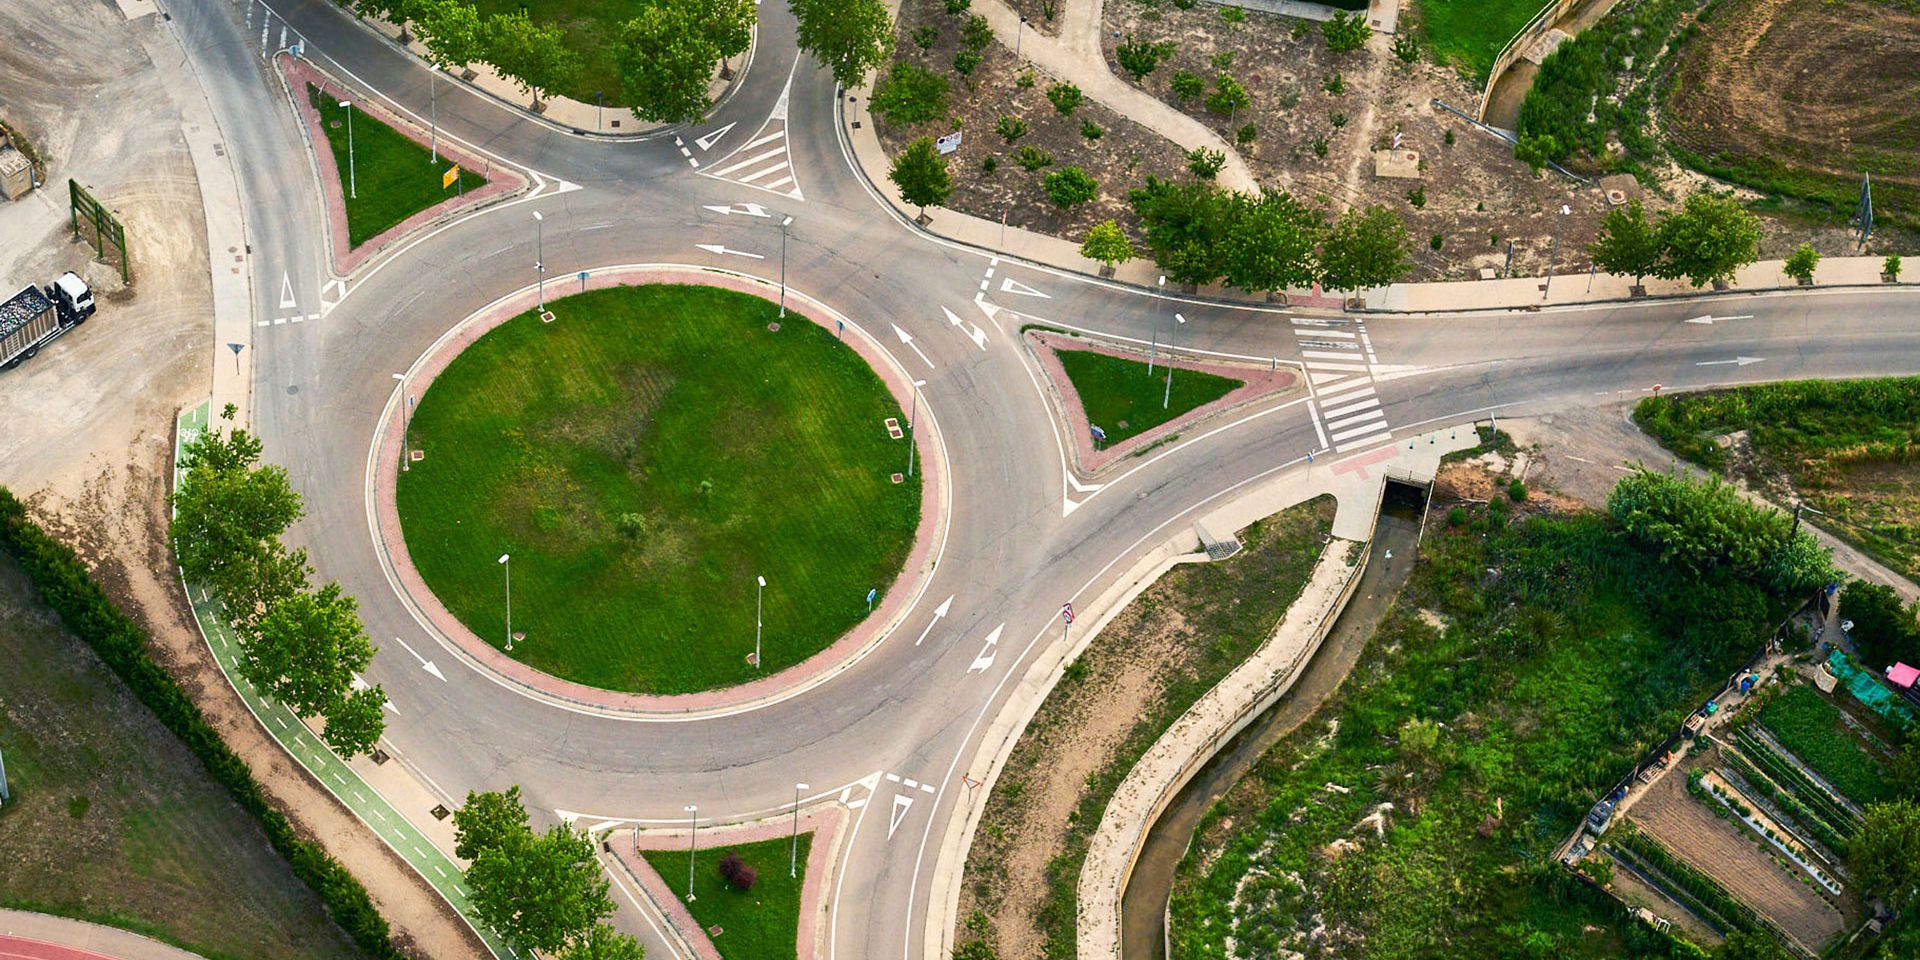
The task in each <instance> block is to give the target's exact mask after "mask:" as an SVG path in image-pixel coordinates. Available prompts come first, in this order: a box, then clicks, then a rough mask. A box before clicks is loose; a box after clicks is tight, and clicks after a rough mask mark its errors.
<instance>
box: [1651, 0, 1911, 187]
mask: <svg viewBox="0 0 1920 960" xmlns="http://www.w3.org/2000/svg"><path fill="white" fill-rule="evenodd" d="M1677 60H1678V63H1677V69H1678V73H1677V75H1676V77H1675V80H1674V83H1673V84H1672V86H1671V87H1670V88H1669V93H1668V95H1667V98H1666V102H1665V105H1664V109H1663V111H1662V122H1663V125H1664V127H1665V129H1666V133H1667V135H1668V137H1669V138H1671V139H1672V140H1674V141H1675V142H1677V143H1679V144H1682V145H1684V146H1686V147H1687V148H1688V149H1690V150H1691V151H1693V152H1694V153H1697V154H1700V155H1701V156H1703V157H1707V158H1709V159H1710V160H1712V159H1715V158H1719V159H1721V160H1723V161H1725V162H1741V161H1745V162H1748V163H1752V164H1754V165H1756V166H1760V167H1769V166H1773V165H1774V164H1776V163H1777V164H1779V165H1781V166H1782V167H1784V169H1782V170H1781V171H1780V172H1781V173H1782V174H1784V175H1786V176H1789V177H1795V176H1798V177H1805V178H1810V179H1811V180H1813V181H1816V182H1818V183H1820V184H1821V185H1822V186H1823V187H1825V188H1827V189H1832V190H1835V191H1836V192H1837V193H1838V194H1840V195H1842V196H1846V195H1849V194H1850V193H1851V192H1852V191H1854V190H1857V189H1858V184H1859V182H1860V174H1861V171H1863V170H1865V171H1870V172H1871V173H1872V174H1873V179H1874V186H1875V188H1876V189H1875V201H1876V206H1878V207H1881V208H1882V209H1883V211H1885V212H1884V213H1883V214H1882V218H1883V219H1892V218H1893V217H1901V218H1903V219H1906V220H1907V222H1908V223H1913V222H1915V218H1914V217H1913V216H1912V215H1911V214H1910V213H1909V212H1907V210H1906V208H1909V207H1911V206H1912V204H1913V202H1914V201H1916V200H1920V166H1916V165H1915V164H1914V162H1913V157H1914V151H1915V149H1916V148H1917V147H1920V126H1916V124H1915V116H1916V113H1915V108H1914V104H1915V102H1916V99H1920V12H1915V11H1914V10H1912V9H1908V8H1902V7H1901V6H1899V5H1897V4H1893V3H1887V2H1883V0H1880V2H1877V0H1730V2H1725V3H1722V4H1721V5H1720V6H1719V8H1718V9H1717V10H1716V11H1715V13H1714V15H1713V17H1712V19H1711V20H1710V21H1709V23H1708V24H1707V25H1706V27H1705V28H1704V29H1703V30H1702V32H1701V33H1700V35H1699V36H1698V37H1697V38H1696V39H1694V40H1692V41H1690V42H1688V43H1687V44H1686V45H1685V46H1684V47H1682V48H1681V50H1680V52H1679V55H1678V57H1677Z"/></svg>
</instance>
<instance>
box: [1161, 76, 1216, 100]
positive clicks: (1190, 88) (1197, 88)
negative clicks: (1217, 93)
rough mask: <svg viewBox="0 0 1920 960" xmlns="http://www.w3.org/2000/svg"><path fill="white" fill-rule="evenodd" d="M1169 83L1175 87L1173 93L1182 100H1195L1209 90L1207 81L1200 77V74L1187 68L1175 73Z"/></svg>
mask: <svg viewBox="0 0 1920 960" xmlns="http://www.w3.org/2000/svg"><path fill="white" fill-rule="evenodd" d="M1167 85H1168V86H1169V87H1171V88H1172V89H1173V95H1174V96H1176V97H1179V98H1180V99H1182V100H1193V99H1196V98H1198V97H1199V96H1200V95H1201V94H1204V93H1206V92H1207V82H1206V81H1205V80H1202V79H1200V76H1199V75H1198V74H1194V73H1188V72H1187V71H1185V70H1181V71H1179V72H1177V73H1175V74H1174V75H1173V79H1172V80H1169V81H1167Z"/></svg>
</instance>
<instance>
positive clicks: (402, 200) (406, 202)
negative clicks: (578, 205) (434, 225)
mask: <svg viewBox="0 0 1920 960" xmlns="http://www.w3.org/2000/svg"><path fill="white" fill-rule="evenodd" d="M307 99H308V100H309V101H311V102H312V103H313V105H314V106H315V107H318V108H319V110H320V125H321V127H322V128H324V129H325V130H326V131H327V143H328V145H329V146H331V147H332V148H333V163H334V168H335V169H336V170H337V171H338V173H339V174H340V196H341V197H343V198H345V200H346V205H347V242H348V243H349V244H351V245H352V246H356V247H357V246H359V245H361V244H363V243H366V242H367V241H368V240H371V239H373V238H374V237H377V236H379V235H380V234H382V233H384V232H386V231H387V230H388V229H389V228H391V227H393V226H394V225H395V224H398V223H399V222H400V221H402V220H405V219H407V218H408V217H411V216H413V215H414V214H416V213H419V212H420V211H422V210H425V209H426V208H428V207H431V206H433V205H434V204H436V203H439V202H440V201H442V200H445V199H447V198H448V197H452V196H455V195H457V194H458V193H459V192H460V191H461V190H463V189H464V190H478V189H479V188H480V187H482V186H484V185H486V182H487V180H486V178H485V177H482V176H480V175H479V174H477V173H472V172H469V171H467V170H461V171H460V180H459V182H458V183H454V184H449V185H448V186H447V187H446V188H445V189H442V188H441V186H440V180H441V177H442V176H443V175H445V173H446V171H447V168H448V167H450V166H452V163H450V162H449V161H447V160H446V159H445V158H444V157H443V158H442V159H441V162H440V163H439V165H437V166H436V165H435V164H433V163H432V162H431V161H432V158H433V154H432V153H430V152H428V150H427V148H426V147H423V146H421V145H420V144H418V143H415V142H413V141H412V140H410V139H408V138H407V137H406V136H404V135H402V134H401V133H400V132H399V131H398V130H395V129H393V128H392V127H389V126H387V125H386V124H384V123H381V122H380V121H378V120H376V119H374V118H373V117H371V116H368V115H367V113H366V111H364V110H358V109H356V110H354V111H353V130H352V133H353V161H352V163H351V165H349V163H348V160H347V133H348V130H347V122H346V121H347V108H345V107H342V106H341V105H340V100H339V98H337V97H332V96H328V97H324V98H323V97H321V96H320V91H319V89H317V88H316V87H314V86H313V85H312V84H308V85H307ZM336 124H337V126H336ZM350 168H351V169H350ZM356 185H357V186H356ZM356 194H357V196H356Z"/></svg>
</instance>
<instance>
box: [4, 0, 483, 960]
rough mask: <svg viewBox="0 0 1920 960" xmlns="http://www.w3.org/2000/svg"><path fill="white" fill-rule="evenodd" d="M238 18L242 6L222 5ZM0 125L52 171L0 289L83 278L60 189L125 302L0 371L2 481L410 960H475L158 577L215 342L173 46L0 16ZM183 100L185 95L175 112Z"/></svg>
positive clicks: (14, 238)
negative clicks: (71, 183) (341, 869)
mask: <svg viewBox="0 0 1920 960" xmlns="http://www.w3.org/2000/svg"><path fill="white" fill-rule="evenodd" d="M235 9H236V10H237V9H239V8H235ZM0 36H4V37H6V38H7V40H6V42H5V43H0V115H4V116H5V117H6V119H7V121H8V123H9V124H11V125H13V126H14V127H15V128H16V129H18V130H19V131H20V132H21V133H22V134H23V135H25V136H26V137H27V138H28V139H30V140H31V141H32V142H33V143H34V145H35V147H36V148H37V149H38V151H39V152H40V154H41V155H42V156H43V157H45V159H46V161H47V164H48V171H47V175H48V180H49V182H50V183H51V184H52V188H51V189H46V188H43V189H41V190H37V191H34V192H32V193H29V194H28V195H27V196H26V197H24V198H22V199H21V200H19V201H16V202H13V203H6V202H4V201H0V238H5V242H3V243H0V282H4V283H5V284H7V285H8V287H9V288H10V289H11V288H16V287H17V286H18V285H21V284H25V283H28V282H35V283H46V282H48V281H50V280H51V279H52V278H53V277H54V276H57V275H58V274H59V273H60V272H61V271H63V270H68V269H73V270H76V271H83V272H87V273H88V275H89V276H90V278H92V279H94V280H96V281H98V280H101V279H103V272H101V271H88V270H86V267H85V264H86V262H87V260H88V258H89V256H90V252H89V250H88V248H86V247H84V246H76V245H74V244H73V243H72V242H71V241H70V240H69V239H68V236H69V235H68V233H67V230H66V226H65V224H66V189H65V181H66V178H67V177H73V178H75V179H77V180H79V181H80V182H82V183H83V184H85V185H87V186H88V187H90V188H92V189H93V190H94V191H95V192H96V194H97V195H98V196H99V197H100V199H101V200H102V202H103V203H105V204H107V205H108V206H109V207H111V208H113V209H114V210H116V211H117V212H118V213H119V214H120V215H121V217H122V218H123V220H124V221H125V223H126V225H127V234H128V244H129V246H130V248H131V253H132V261H133V268H134V285H133V287H132V288H131V290H126V291H118V292H115V291H113V290H112V288H111V287H110V286H109V285H106V284H100V283H96V289H97V291H98V292H99V293H100V297H99V299H100V307H99V312H98V313H97V314H96V315H95V316H94V318H93V319H92V320H90V321H89V322H88V323H87V324H86V325H85V326H83V327H81V328H79V329H78V330H75V331H74V332H72V333H70V334H68V335H67V336H64V337H62V338H61V339H60V340H58V341H56V342H55V343H54V344H52V345H51V346H49V347H48V348H47V349H45V350H42V351H41V353H40V355H39V356H38V357H36V358H34V359H33V360H31V361H29V362H27V363H25V364H23V365H22V366H20V367H18V368H16V369H14V370H11V371H7V372H6V373H0V409H4V410H6V411H7V412H8V414H9V415H10V416H9V421H8V428H7V430H6V431H4V432H0V484H4V485H6V486H7V487H9V488H10V489H12V490H13V491H14V492H15V493H16V494H17V495H19V496H20V497H21V498H22V499H23V500H26V501H27V502H28V504H29V506H30V508H31V510H32V511H33V514H34V516H35V518H36V519H38V520H39V521H41V522H42V523H43V524H44V525H45V526H46V527H47V528H48V529H49V530H50V531H51V532H53V533H55V534H56V535H58V536H59V537H61V539H63V540H64V541H66V542H67V543H69V544H70V545H72V546H73V547H74V548H75V549H76V550H78V551H79V552H80V554H81V556H82V557H84V558H85V559H87V561H88V562H89V563H90V564H92V565H93V566H94V569H95V575H96V576H97V577H98V578H99V579H100V580H101V582H102V584H103V585H104V586H105V587H106V589H107V590H108V592H109V593H110V594H111V595H112V596H113V597H114V599H115V600H116V602H118V603H119V604H120V605H121V607H122V609H124V610H126V611H127V612H128V614H129V615H130V616H132V617H133V618H134V619H136V620H138V621H140V622H141V623H142V624H144V625H145V626H146V627H147V628H148V629H149V631H151V633H152V634H153V636H154V638H155V642H156V645H157V647H158V649H157V651H156V653H157V654H158V656H159V658H160V659H161V660H162V662H163V663H165V664H166V665H167V666H168V668H169V669H170V670H171V671H172V672H173V674H174V676H175V677H176V678H177V679H179V681H180V682H181V684H182V686H183V687H185V688H186V690H187V692H188V693H189V694H190V695H192V696H193V697H194V698H195V700H196V701H197V702H198V703H199V704H200V706H201V708H202V709H203V710H205V711H206V712H207V715H208V719H209V721H210V722H211V723H213V724H214V725H215V726H216V727H217V728H219V730H220V731H221V733H222V735H223V736H224V737H225V739H226V741H227V743H228V745H229V746H231V747H232V748H233V749H234V750H235V751H236V752H238V753H239V754H240V755H241V756H242V757H244V758H246V759H247V761H248V763H249V765H251V766H252V767H253V770H254V775H255V776H256V777H257V778H258V779H259V780H260V781H261V783H262V785H263V786H264V787H265V788H266V791H267V793H268V795H269V796H271V797H273V798H274V800H275V801H276V802H277V803H278V804H279V805H280V806H281V807H282V809H284V810H286V811H287V813H288V814H289V815H290V816H291V817H292V818H293V820H294V821H295V823H296V824H298V825H299V826H300V827H301V828H302V829H303V830H304V831H305V832H306V833H307V834H308V835H310V836H313V837H317V838H320V839H321V840H322V841H323V842H324V843H325V845H326V846H327V848H328V850H329V852H331V853H332V854H333V855H334V856H336V857H338V858H339V859H340V860H341V861H342V862H343V863H344V864H346V866H347V867H348V868H349V869H350V870H352V871H353V873H354V875H355V876H356V877H358V878H359V879H360V881H361V882H362V883H364V884H365V885H366V886H367V888H368V891H369V892H370V893H371V894H372V897H373V900H374V902H375V904H376V905H377V906H378V907H379V908H380V910H381V912H382V913H383V914H384V915H385V916H386V917H387V919H388V920H389V922H391V923H392V924H393V926H394V930H395V934H396V938H397V939H399V940H400V941H402V942H403V943H404V944H407V945H410V946H411V947H412V948H413V949H415V950H416V951H417V952H419V953H421V954H422V955H430V956H433V957H435V958H436V960H439V958H455V957H479V956H480V955H481V953H482V948H481V947H480V945H479V943H478V941H477V940H476V939H475V938H474V937H473V935H472V933H471V931H470V930H468V929H467V927H466V926H465V924H464V923H463V922H462V921H460V920H459V919H458V917H457V916H456V915H455V914H454V913H453V912H452V910H451V908H450V907H448V906H447V905H446V903H445V901H444V900H442V899H441V898H440V897H439V896H438V895H437V894H435V893H433V891H432V890H431V888H430V887H428V886H427V885H426V883H425V881H424V880H422V879H421V878H420V877H419V876H418V875H417V874H415V873H413V871H412V870H411V869H410V868H408V867H407V866H406V865H405V864H404V863H403V862H402V861H401V860H400V859H399V858H398V857H397V856H395V855H394V854H393V853H392V851H390V850H389V849H388V848H387V847H386V846H385V844H383V843H382V842H381V841H380V840H379V838H378V837H377V836H375V835H374V834H373V833H372V832H371V831H370V830H368V829H367V828H366V827H365V825H363V824H362V823H360V822H359V821H358V820H356V819H355V818H354V817H353V816H352V815H351V814H350V813H348V812H347V810H346V809H345V808H344V807H341V806H339V805H338V804H337V803H336V802H335V801H334V800H333V799H332V798H331V797H330V796H329V795H328V794H326V793H325V792H324V791H323V790H321V789H320V788H319V786H318V784H316V783H315V782H314V781H312V780H311V779H310V778H309V777H308V776H307V775H306V774H305V773H304V772H303V771H301V770H300V769H299V768H298V767H296V766H295V765H293V764H292V763H291V762H290V761H289V760H288V759H287V758H286V756H285V755H284V753H283V752H282V751H281V750H280V749H279V747H278V746H277V745H275V744H274V743H273V742H272V741H271V740H270V739H269V738H268V737H267V736H266V734H265V732H264V731H263V730H261V729H260V727H259V725H258V723H257V722H256V721H254V719H253V717H252V715H251V714H250V713H248V712H247V710H246V707H245V705H244V704H242V703H241V701H240V700H239V698H238V697H237V696H236V695H235V694H234V692H233V690H232V688H231V687H229V686H228V685H227V683H226V681H225V679H224V677H222V676H221V675H220V673H219V671H218V668H217V667H216V666H215V665H214V663H213V660H212V657H211V655H210V654H209V652H208V651H207V649H206V646H205V643H204V642H203V641H202V640H201V638H200V635H199V633H198V631H197V630H195V629H194V626H193V622H192V619H191V616H190V614H189V613H188V611H187V607H186V603H185V597H184V595H183V594H182V593H181V592H180V589H179V585H178V583H177V581H176V580H175V579H174V577H173V570H174V566H173V562H172V558H171V556H170V555H169V552H168V549H167V546H166V543H165V530H166V523H167V516H168V514H167V506H166V493H167V487H168V483H169V476H170V474H169V472H170V470H171V468H172V450H173V447H172V444H173V417H174V414H175V412H176V410H177V409H178V408H179V407H181V406H182V405H184V404H186V403H188V402H191V401H197V400H199V399H202V398H204V397H205V396H206V394H207V391H208V389H209V386H210V380H211V373H210V369H209V368H208V366H207V362H208V358H209V357H210V356H211V340H212V336H213V322H212V313H213V311H212V292H211V284H210V280H209V276H208V269H209V266H208V253H207V248H206V230H205V220H204V213H203V211H202V207H201V201H200V188H199V181H198V178H197V175H196V173H195V170H194V166H193V163H192V161H191V159H190V157H189V155H188V152H187V147H186V141H185V129H184V127H183V124H184V123H185V121H184V119H183V116H184V115H183V112H182V110H181V108H180V104H179V102H177V101H176V100H175V99H174V98H175V97H194V98H197V97H199V96H200V94H199V92H198V91H199V87H198V84H197V82H196V81H195V80H194V78H193V76H192V74H191V72H190V71H189V69H188V68H187V65H186V63H185V59H184V57H183V56H182V55H181V51H180V49H179V46H178V44H177V42H176V40H175V38H174V35H173V33H172V32H171V31H170V29H169V28H168V27H167V26H166V23H165V21H163V20H161V18H159V17H157V16H148V17H145V18H142V19H140V20H138V21H134V22H132V23H128V22H126V21H125V20H123V19H122V17H121V15H120V13H119V11H118V9H117V8H115V7H114V6H112V5H111V4H103V3H98V2H89V0H47V2H45V3H37V4H0ZM186 102H192V101H186Z"/></svg>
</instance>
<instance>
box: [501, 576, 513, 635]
mask: <svg viewBox="0 0 1920 960" xmlns="http://www.w3.org/2000/svg"><path fill="white" fill-rule="evenodd" d="M511 559H513V555H512V554H509V553H503V554H501V555H500V568H501V569H502V570H503V571H505V574H506V584H507V652H508V653H512V652H513V564H511V563H509V562H508V561H509V560H511Z"/></svg>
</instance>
